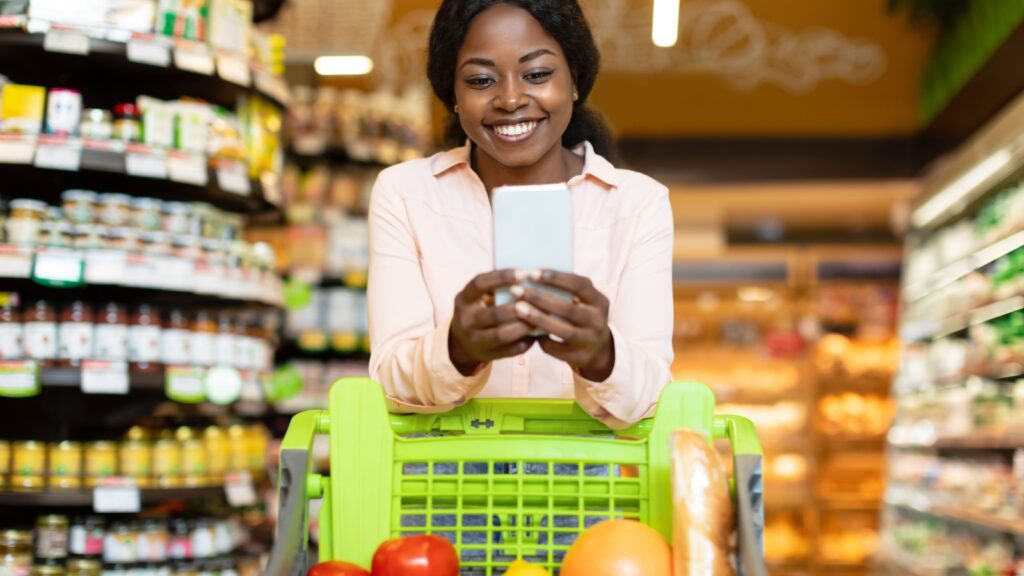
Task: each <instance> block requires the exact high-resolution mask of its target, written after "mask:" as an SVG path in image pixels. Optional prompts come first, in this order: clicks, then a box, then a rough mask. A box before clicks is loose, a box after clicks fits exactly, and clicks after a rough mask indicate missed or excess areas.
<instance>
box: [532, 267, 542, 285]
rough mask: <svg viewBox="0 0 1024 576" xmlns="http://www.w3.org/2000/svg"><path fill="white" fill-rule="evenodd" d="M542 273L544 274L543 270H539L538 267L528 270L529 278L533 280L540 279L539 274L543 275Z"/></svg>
mask: <svg viewBox="0 0 1024 576" xmlns="http://www.w3.org/2000/svg"><path fill="white" fill-rule="evenodd" d="M543 275H544V271H543V270H540V269H539V268H538V269H534V270H530V280H533V281H534V282H536V281H538V280H540V278H541V276H543Z"/></svg>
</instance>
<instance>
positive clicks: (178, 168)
mask: <svg viewBox="0 0 1024 576" xmlns="http://www.w3.org/2000/svg"><path fill="white" fill-rule="evenodd" d="M167 173H168V175H169V176H170V178H171V180H173V181H175V182H181V183H182V184H194V185H196V186H206V183H207V182H208V181H209V173H208V172H207V170H206V157H205V156H203V155H201V154H184V153H178V152H174V153H171V154H169V155H168V156H167Z"/></svg>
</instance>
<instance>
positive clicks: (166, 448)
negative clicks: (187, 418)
mask: <svg viewBox="0 0 1024 576" xmlns="http://www.w3.org/2000/svg"><path fill="white" fill-rule="evenodd" d="M152 463H153V477H154V478H155V479H156V482H157V483H158V484H159V485H160V486H163V487H167V488H173V487H175V486H181V446H180V445H179V444H178V441H177V440H175V438H174V434H173V433H172V432H171V431H170V430H164V431H162V432H161V433H160V436H159V437H158V438H157V440H156V442H154V443H153V458H152Z"/></svg>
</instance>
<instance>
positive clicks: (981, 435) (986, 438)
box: [931, 432, 1024, 450]
mask: <svg viewBox="0 0 1024 576" xmlns="http://www.w3.org/2000/svg"><path fill="white" fill-rule="evenodd" d="M931 446H932V447H935V448H939V449H961V448H962V449H991V450H1016V449H1017V448H1024V432H1013V433H1007V432H974V433H971V434H965V435H963V436H940V437H939V438H936V439H935V442H934V443H932V444H931Z"/></svg>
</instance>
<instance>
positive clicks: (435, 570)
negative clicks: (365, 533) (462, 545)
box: [373, 535, 459, 576]
mask: <svg viewBox="0 0 1024 576" xmlns="http://www.w3.org/2000/svg"><path fill="white" fill-rule="evenodd" d="M373 576H459V555H458V553H457V552H456V551H455V547H454V546H452V544H451V542H449V541H448V540H446V539H444V538H442V537H440V536H432V535H425V536H406V537H405V538H392V539H391V540H388V541H386V542H384V543H383V544H381V545H380V548H377V553H376V554H374V555H373Z"/></svg>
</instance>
